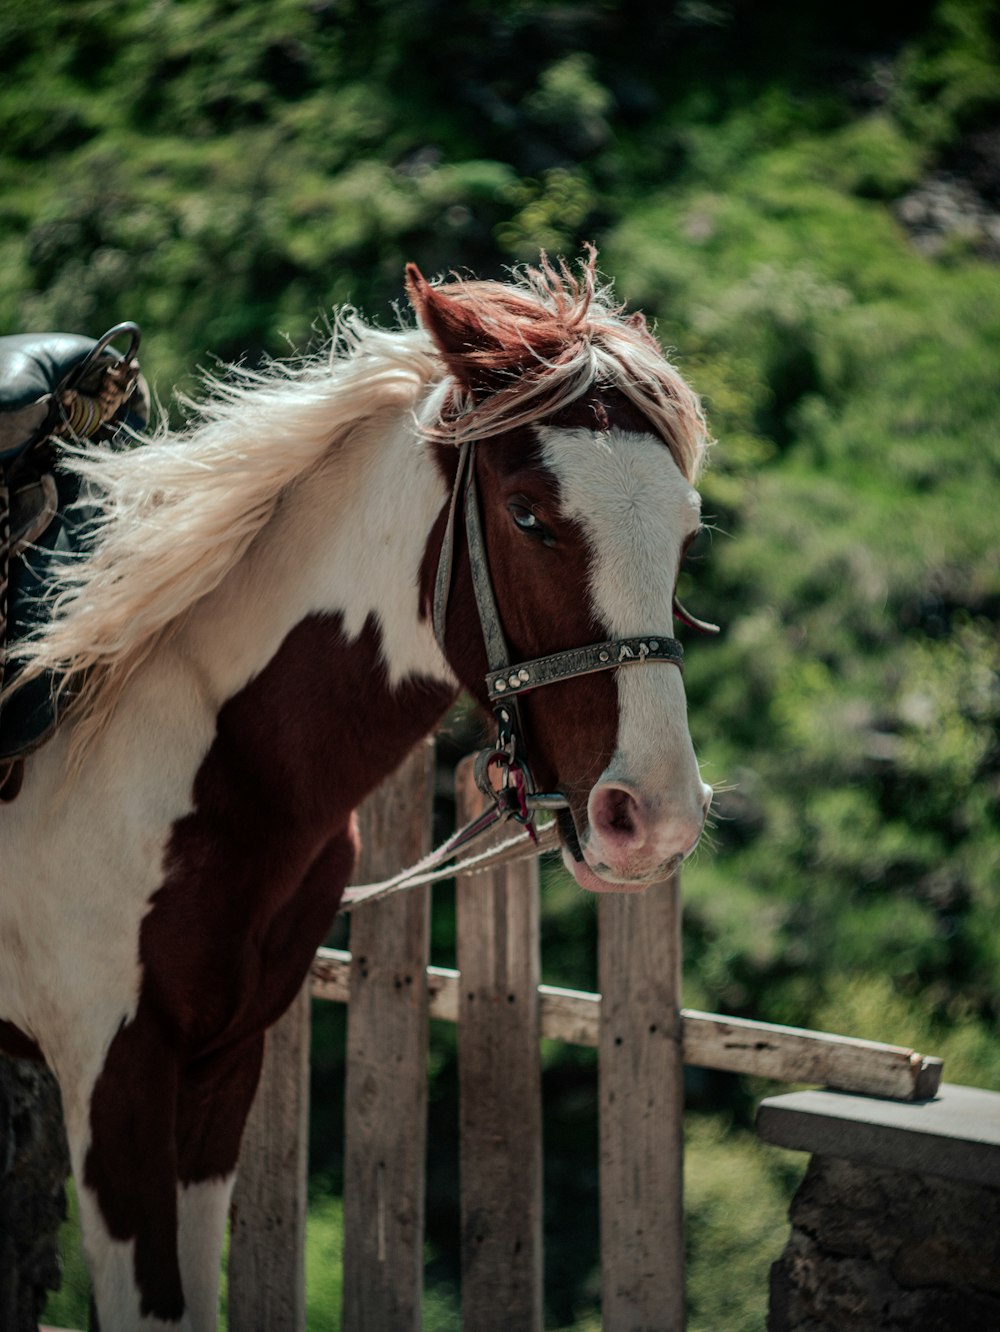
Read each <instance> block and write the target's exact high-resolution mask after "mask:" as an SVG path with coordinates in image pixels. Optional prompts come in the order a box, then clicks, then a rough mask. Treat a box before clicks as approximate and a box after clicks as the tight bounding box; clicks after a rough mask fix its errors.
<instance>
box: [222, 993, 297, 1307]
mask: <svg viewBox="0 0 1000 1332" xmlns="http://www.w3.org/2000/svg"><path fill="white" fill-rule="evenodd" d="M309 1007H310V987H309V983H308V982H306V984H305V985H304V986H303V987H302V989H301V991H300V992H299V995H298V997H297V998H296V1000H295V1002H294V1003H293V1004H292V1006H291V1008H290V1009H289V1010H288V1012H287V1013H286V1014H285V1015H284V1017H283V1018H281V1020H280V1021H279V1022H277V1023H276V1024H275V1025H274V1026H273V1027H272V1028H271V1030H270V1031H269V1032H268V1033H267V1044H266V1047H265V1053H264V1067H263V1070H262V1072H261V1079H260V1086H259V1087H258V1089H257V1096H256V1099H255V1100H254V1103H253V1107H252V1109H251V1111H250V1117H249V1119H248V1120H247V1126H246V1129H245V1130H244V1134H243V1145H242V1148H241V1150H240V1168H239V1173H238V1175H237V1180H236V1188H235V1189H234V1191H233V1202H232V1210H231V1214H230V1241H229V1302H228V1307H229V1327H230V1329H231V1332H303V1330H304V1328H305V1325H306V1283H305V1244H306V1172H307V1166H308V1145H309V1025H310V1024H309Z"/></svg>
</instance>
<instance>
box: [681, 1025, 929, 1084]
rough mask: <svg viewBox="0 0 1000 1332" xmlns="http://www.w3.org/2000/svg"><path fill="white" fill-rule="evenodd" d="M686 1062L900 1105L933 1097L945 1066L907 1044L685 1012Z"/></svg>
mask: <svg viewBox="0 0 1000 1332" xmlns="http://www.w3.org/2000/svg"><path fill="white" fill-rule="evenodd" d="M682 1016H683V1022H684V1062H685V1063H686V1064H699V1065H701V1066H702V1067H703V1068H719V1069H725V1070H727V1071H729V1072H733V1073H753V1074H755V1075H756V1076H757V1077H761V1078H773V1079H774V1080H775V1081H776V1082H816V1083H819V1084H820V1085H821V1086H824V1087H836V1088H838V1089H839V1090H840V1091H851V1092H857V1093H858V1094H860V1095H863V1096H886V1097H889V1098H891V1099H893V1100H898V1101H911V1100H922V1099H923V1098H925V1097H928V1096H933V1095H934V1093H935V1092H936V1091H937V1088H938V1084H939V1083H940V1081H941V1069H942V1062H941V1060H940V1059H937V1058H935V1057H934V1056H933V1055H922V1054H918V1053H917V1052H916V1051H915V1050H910V1049H908V1048H906V1047H905V1046H902V1045H883V1044H881V1043H879V1042H878V1041H864V1040H861V1039H860V1038H859V1037H856V1036H834V1035H831V1034H830V1033H829V1032H825V1031H806V1030H803V1029H802V1028H800V1027H781V1026H776V1025H775V1024H773V1023H768V1022H750V1021H748V1020H746V1019H744V1018H732V1017H720V1016H719V1015H718V1014H717V1013H696V1012H690V1011H688V1010H687V1009H685V1010H683V1014H682Z"/></svg>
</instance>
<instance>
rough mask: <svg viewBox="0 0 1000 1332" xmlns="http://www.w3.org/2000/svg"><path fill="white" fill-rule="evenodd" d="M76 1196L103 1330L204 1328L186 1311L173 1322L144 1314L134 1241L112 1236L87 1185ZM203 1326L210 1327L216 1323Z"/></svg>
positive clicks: (186, 1331)
mask: <svg viewBox="0 0 1000 1332" xmlns="http://www.w3.org/2000/svg"><path fill="white" fill-rule="evenodd" d="M74 1164H75V1162H74ZM76 1178H77V1180H78V1181H79V1180H80V1179H81V1178H82V1175H81V1174H79V1173H77V1174H76ZM77 1196H78V1199H79V1205H80V1221H81V1223H82V1227H83V1244H84V1251H85V1253H86V1255H87V1262H88V1263H89V1265H90V1273H91V1277H92V1278H93V1282H94V1295H95V1298H96V1300H97V1306H98V1308H99V1310H100V1316H101V1332H201V1328H200V1327H199V1326H198V1324H196V1323H193V1322H192V1321H191V1318H190V1316H189V1314H188V1313H187V1311H185V1313H184V1315H183V1317H182V1318H181V1319H180V1320H179V1321H172V1322H166V1321H164V1320H163V1319H162V1318H150V1317H148V1316H144V1315H143V1313H142V1296H141V1293H140V1291H139V1287H138V1285H137V1284H136V1279H135V1241H134V1240H116V1239H112V1238H111V1236H110V1235H109V1234H108V1231H107V1227H106V1225H105V1223H104V1217H103V1216H102V1214H101V1209H100V1207H99V1206H98V1205H97V1201H96V1200H95V1198H94V1195H93V1193H92V1192H91V1190H90V1189H88V1188H87V1186H86V1185H79V1186H78V1190H77ZM204 1326H205V1327H206V1328H208V1329H211V1328H214V1327H215V1324H214V1323H207V1324H205V1325H204Z"/></svg>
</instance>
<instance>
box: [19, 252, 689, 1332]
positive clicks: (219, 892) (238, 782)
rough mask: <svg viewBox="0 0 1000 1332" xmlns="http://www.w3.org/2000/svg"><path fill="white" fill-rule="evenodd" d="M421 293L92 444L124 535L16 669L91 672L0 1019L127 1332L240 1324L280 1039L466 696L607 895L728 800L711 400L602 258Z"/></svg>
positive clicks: (28, 778) (64, 744) (107, 1308)
mask: <svg viewBox="0 0 1000 1332" xmlns="http://www.w3.org/2000/svg"><path fill="white" fill-rule="evenodd" d="M406 290H407V294H408V299H409V302H410V305H411V307H412V314H413V315H415V319H414V318H406V317H404V316H400V317H399V318H398V320H397V326H394V327H391V328H383V327H380V326H378V325H377V324H374V323H371V322H367V321H365V320H364V319H362V317H361V316H360V315H359V314H357V312H355V311H351V310H347V311H342V312H340V313H339V315H338V316H337V320H336V322H335V324H334V325H333V328H332V334H333V336H332V338H331V340H330V343H329V346H328V347H326V348H324V349H323V350H322V351H321V352H316V353H312V354H309V355H306V356H303V357H302V358H299V359H289V360H287V361H276V362H268V363H266V364H265V365H264V366H263V367H262V368H251V367H247V366H237V367H231V368H230V369H229V370H228V371H227V372H224V373H219V374H217V375H212V376H206V378H207V380H208V386H207V389H206V392H205V394H204V395H203V397H202V399H201V400H200V401H198V402H197V403H190V404H189V409H190V410H189V412H188V418H187V421H186V423H185V424H184V425H183V426H182V427H181V428H180V429H177V430H171V429H170V428H169V427H167V426H160V427H158V428H157V429H154V430H152V431H151V432H149V435H148V437H147V438H145V439H144V440H143V441H142V444H141V447H135V448H129V449H121V448H113V447H110V446H107V445H102V444H96V445H95V444H90V445H87V446H82V445H81V446H80V447H78V448H70V449H69V450H68V453H67V455H66V457H65V459H64V462H63V466H65V467H66V468H69V469H71V470H72V471H73V472H74V473H75V474H76V476H77V478H78V479H79V480H80V482H81V485H82V486H83V487H84V488H85V490H86V493H87V496H88V504H90V505H92V506H95V509H96V512H97V518H96V519H95V520H94V521H95V533H96V535H95V536H94V539H93V543H92V547H91V549H90V552H89V554H88V555H87V556H86V557H85V558H82V559H81V560H79V561H78V562H75V563H71V564H70V566H69V567H68V568H67V570H66V572H65V574H64V575H63V576H62V581H61V584H60V586H59V588H58V589H57V592H56V594H55V595H54V598H53V601H52V605H51V607H50V608H49V613H48V615H47V618H46V621H45V624H44V626H43V627H42V628H41V629H39V630H38V631H37V633H36V634H35V635H34V636H33V637H32V638H31V639H30V640H29V641H28V642H27V643H25V644H23V645H22V646H21V648H20V649H19V654H18V662H17V669H18V672H19V674H18V675H17V676H16V678H15V680H14V683H13V684H12V685H9V686H8V687H9V688H14V689H16V688H17V687H18V685H19V684H20V683H22V682H23V681H25V680H31V679H36V680H37V679H38V678H41V677H43V676H44V675H45V674H46V673H49V675H50V676H51V677H52V678H54V679H58V680H60V681H71V682H73V689H72V701H71V704H70V706H69V708H68V710H67V716H66V719H65V721H64V722H63V724H62V725H61V726H60V727H59V729H58V730H57V732H56V734H55V735H54V736H53V737H52V738H51V739H50V740H49V741H48V742H47V743H46V744H45V745H44V747H42V748H41V749H39V750H38V751H37V752H36V753H35V754H33V755H32V757H31V758H30V760H29V762H28V764H27V768H26V771H25V774H24V781H23V786H22V789H21V791H20V793H19V795H18V796H17V798H16V800H13V801H12V802H11V803H9V804H7V805H4V806H0V848H2V851H0V963H2V965H0V1047H2V1048H3V1049H5V1050H6V1051H7V1052H9V1053H12V1054H14V1055H19V1056H31V1057H34V1058H37V1059H43V1060H44V1061H45V1062H46V1063H47V1064H48V1065H49V1067H50V1068H51V1069H52V1070H53V1072H54V1074H55V1076H56V1078H57V1080H58V1083H59V1086H60V1088H61V1092H62V1098H63V1105H64V1114H65V1123H66V1130H67V1137H68V1141H69V1146H70V1156H71V1161H72V1168H73V1173H74V1177H75V1180H76V1186H77V1190H78V1194H79V1207H80V1218H81V1224H82V1231H83V1242H84V1250H85V1253H86V1256H87V1260H88V1263H89V1267H90V1270H91V1274H92V1278H93V1289H94V1301H95V1305H96V1310H97V1314H98V1317H99V1321H100V1325H101V1327H102V1328H103V1329H104V1332H125V1330H126V1329H127V1330H128V1332H134V1330H135V1329H164V1328H174V1329H182V1330H183V1332H205V1330H206V1329H210V1328H214V1327H215V1326H216V1309H217V1303H218V1276H219V1265H220V1253H221V1249H222V1244H223V1239H224V1230H225V1226H226V1219H227V1213H228V1207H229V1201H230V1194H231V1190H232V1186H233V1182H234V1176H235V1172H236V1168H237V1161H238V1156H239V1147H240V1138H241V1133H242V1130H243V1127H244V1123H245V1120H246V1117H247V1113H248V1111H249V1109H250V1105H251V1102H252V1100H253V1097H254V1093H255V1089H256V1086H257V1081H258V1076H259V1073H260V1068H261V1060H262V1052H263V1046H264V1034H265V1032H266V1030H267V1028H268V1027H269V1026H271V1025H272V1024H273V1023H274V1022H275V1021H276V1020H277V1019H278V1017H279V1016H280V1015H281V1014H282V1013H283V1012H284V1011H285V1009H286V1008H287V1007H288V1006H289V1004H290V1003H291V1001H292V999H293V998H294V996H295V995H296V993H297V992H298V990H299V988H300V986H301V985H302V983H303V981H304V979H305V977H306V975H307V973H308V971H309V967H310V963H311V960H312V958H313V955H314V953H315V951H316V948H317V946H319V945H320V944H321V943H322V942H323V939H324V937H325V936H326V934H327V932H328V930H329V929H330V926H331V923H332V921H333V919H334V916H335V913H336V912H337V910H338V904H339V903H340V900H341V895H342V893H343V890H344V887H345V885H346V884H347V882H348V880H349V878H350V876H351V872H352V867H353V865H354V863H355V858H356V855H357V850H358V839H357V828H356V819H355V812H354V811H355V810H356V808H357V806H358V805H359V803H360V802H361V801H362V800H363V799H364V797H365V796H366V795H367V794H368V793H369V792H370V791H372V790H373V788H374V787H375V786H376V785H377V784H378V783H379V782H381V781H382V780H383V778H385V777H386V776H387V775H388V774H389V773H390V772H391V771H392V770H393V769H394V768H395V767H396V766H397V765H398V764H399V763H400V762H401V761H402V760H403V758H404V757H405V756H406V754H407V752H408V751H409V750H410V749H411V748H412V746H413V745H414V744H416V743H417V742H418V741H419V740H420V739H421V738H422V737H424V736H425V735H427V734H428V733H429V732H430V731H431V730H432V729H433V728H434V726H435V724H436V723H437V722H438V721H439V719H440V718H441V717H442V716H443V714H445V712H446V711H447V709H448V708H449V707H450V705H451V704H452V703H453V701H454V700H455V699H456V697H457V695H458V693H459V691H460V690H466V691H468V693H469V694H470V695H471V696H472V698H473V699H474V700H475V701H476V702H477V703H478V704H479V705H480V706H481V707H482V708H483V709H485V710H486V711H487V712H489V710H490V709H491V708H493V709H494V710H495V711H496V715H497V716H498V718H499V720H500V728H501V731H502V732H504V735H503V738H502V743H500V742H499V741H498V748H497V750H496V751H494V752H495V753H498V754H499V755H500V759H501V764H500V766H501V767H504V768H505V769H507V770H508V772H507V775H509V772H510V771H513V772H514V773H515V774H516V775H517V776H518V777H523V775H524V774H525V773H527V772H528V770H529V767H530V783H529V785H528V789H529V790H539V789H542V790H549V791H553V792H558V793H560V795H561V797H562V799H563V803H564V804H565V809H564V810H563V811H562V812H561V814H560V815H559V836H560V843H561V854H562V858H563V861H564V863H565V865H566V867H567V869H568V870H569V872H570V873H571V874H572V875H573V876H574V878H575V879H576V881H577V883H578V884H579V885H580V886H581V887H582V888H584V889H587V890H592V891H595V892H605V891H623V892H631V891H641V890H642V889H643V888H645V887H646V886H647V885H648V884H649V883H651V882H653V881H656V880H660V879H662V878H664V877H665V875H667V874H668V873H669V872H670V871H671V870H672V869H673V868H674V867H675V866H676V865H677V864H678V863H680V861H681V860H682V859H683V858H684V857H685V856H687V855H688V854H689V853H690V852H691V850H692V849H693V848H694V846H695V845H696V844H697V843H698V841H699V837H700V835H701V832H702V829H703V826H704V822H705V816H706V813H707V810H708V806H709V803H710V800H711V789H710V788H709V787H708V786H707V785H706V784H705V783H704V782H703V781H702V780H701V775H700V771H699V766H698V763H697V761H696V758H695V754H694V750H693V747H692V742H691V739H690V735H689V731H688V725H687V715H686V702H685V695H684V688H683V682H682V674H681V671H680V669H678V668H679V666H680V664H681V661H680V645H679V644H677V643H676V640H674V639H673V638H672V637H671V632H672V628H673V616H674V612H675V590H676V583H677V577H678V570H679V568H680V565H681V561H682V558H683V555H684V552H685V549H686V548H687V546H688V544H689V543H690V542H691V541H692V540H693V539H694V537H695V535H696V534H697V532H698V530H699V526H700V517H699V512H700V501H699V498H698V493H697V490H696V488H695V483H696V479H697V476H698V471H699V467H700V466H701V463H702V460H703V457H704V454H705V451H706V447H707V444H708V437H707V431H706V426H705V420H704V416H703V413H702V410H701V407H700V404H699V400H698V398H697V396H696V394H695V393H694V392H693V390H692V389H691V388H690V387H689V386H688V385H687V384H686V383H685V381H684V380H683V378H682V377H681V375H680V374H679V372H678V371H677V370H676V368H675V367H674V366H673V365H672V364H671V363H670V362H669V361H668V360H667V359H666V357H665V356H664V354H663V353H662V351H661V349H660V347H659V345H658V343H657V341H656V339H655V338H654V336H653V335H652V333H651V331H650V329H649V328H648V326H647V324H646V322H645V320H644V319H643V317H642V316H641V315H640V314H626V313H625V311H624V308H623V307H621V306H619V305H618V304H617V303H616V301H615V299H614V296H613V292H612V289H611V288H610V286H609V285H607V284H605V283H604V282H603V281H602V280H601V279H599V277H598V275H597V269H596V253H595V252H593V251H592V250H591V251H589V252H588V253H587V255H586V256H584V258H583V259H582V260H581V261H580V263H579V264H577V265H575V266H570V265H568V264H566V263H565V262H561V263H560V264H558V265H555V264H552V263H550V262H549V261H548V260H546V259H544V258H543V260H542V262H541V264H540V266H537V267H534V268H526V269H522V270H518V271H516V272H514V273H512V274H511V276H510V279H509V280H507V281H504V282H496V281H480V280H474V279H472V278H468V277H461V276H456V275H450V276H449V277H447V278H445V279H443V280H440V281H436V282H430V281H428V280H427V279H426V278H425V277H424V276H423V275H422V274H421V273H420V271H419V270H418V269H417V268H416V267H415V266H413V265H410V266H409V267H408V269H407V274H406ZM470 495H471V497H472V498H471V500H470V499H469V496H470ZM473 528H474V529H475V531H473V530H471V529H473ZM484 565H485V568H486V570H487V578H486V581H487V583H488V597H489V598H492V604H493V614H494V620H495V623H494V624H493V626H492V628H491V627H490V626H488V625H487V626H486V627H485V628H484V623H483V620H482V619H481V611H480V605H479V602H480V601H481V600H482V598H483V596H484V595H485V594H483V592H482V576H483V566H484ZM677 613H678V614H682V612H681V611H680V609H677ZM497 634H499V635H500V636H501V638H502V640H503V643H502V646H501V647H500V648H499V649H497V644H496V641H495V640H496V635H497ZM498 651H499V654H500V655H499V658H498V656H497V652H498ZM505 653H506V654H508V656H507V659H506V660H504V659H503V658H504V654H505ZM657 653H659V654H660V655H659V657H658V656H657ZM521 663H527V665H526V666H525V665H522V664H521ZM546 664H547V665H546ZM535 668H537V679H533V678H532V669H535ZM515 742H516V746H517V752H516V754H515V752H514V751H515ZM494 775H495V774H494ZM522 785H523V783H522Z"/></svg>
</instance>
